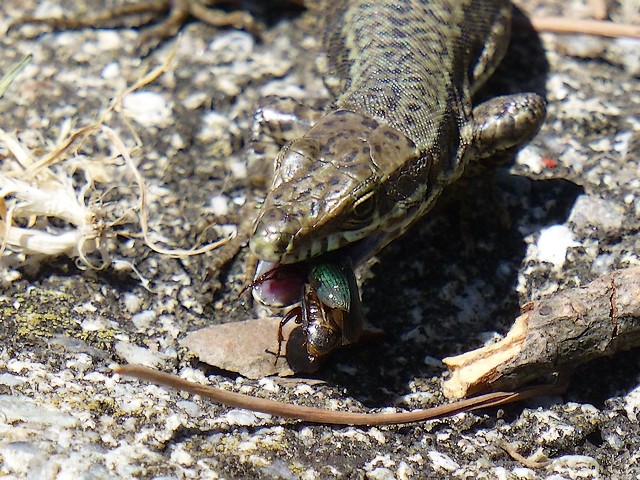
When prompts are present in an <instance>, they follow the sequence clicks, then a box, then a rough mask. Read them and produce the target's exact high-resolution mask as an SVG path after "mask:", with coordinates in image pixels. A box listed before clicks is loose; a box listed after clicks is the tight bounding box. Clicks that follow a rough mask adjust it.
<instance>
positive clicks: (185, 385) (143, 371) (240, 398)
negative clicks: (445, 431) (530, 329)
mask: <svg viewBox="0 0 640 480" xmlns="http://www.w3.org/2000/svg"><path fill="white" fill-rule="evenodd" d="M115 372H116V373H118V374H120V375H127V376H130V377H136V378H138V379H140V380H145V381H148V382H151V383H156V384H158V385H163V386H165V387H170V388H174V389H176V390H183V391H185V392H189V393H191V394H194V395H200V396H202V397H205V398H208V399H210V400H213V401H214V402H217V403H220V404H222V405H226V406H228V407H235V408H244V409H247V410H251V411H254V412H262V413H267V414H269V415H275V416H278V417H283V418H291V419H295V420H302V421H305V422H311V423H322V424H327V425H395V424H402V423H412V422H422V421H425V420H434V419H437V418H443V417H448V416H451V415H455V414H456V413H460V412H469V411H472V410H478V409H481V408H491V407H497V406H499V405H504V404H506V403H512V402H518V401H520V400H525V399H527V398H531V397H536V396H540V395H558V394H560V393H562V392H563V391H564V387H558V386H552V385H545V386H539V387H531V388H527V389H523V390H521V391H519V392H495V393H488V394H485V395H479V396H477V397H473V398H469V399H466V400H460V401H457V402H453V403H450V404H447V405H440V406H438V407H432V408H427V409H424V410H414V411H410V412H401V413H354V412H337V411H333V410H326V409H322V408H314V407H304V406H299V405H292V404H289V403H283V402H277V401H274V400H268V399H264V398H257V397H252V396H249V395H243V394H240V393H235V392H229V391H227V390H222V389H220V388H215V387H209V386H207V385H201V384H198V383H194V382H189V381H187V380H183V379H182V378H180V377H178V376H176V375H171V374H168V373H163V372H159V371H157V370H153V369H151V368H147V367H143V366H141V365H124V366H122V367H119V368H117V369H116V370H115Z"/></svg>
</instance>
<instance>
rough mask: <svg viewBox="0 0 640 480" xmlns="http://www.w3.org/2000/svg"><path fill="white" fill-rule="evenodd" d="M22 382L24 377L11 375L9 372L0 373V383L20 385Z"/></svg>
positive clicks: (10, 385) (11, 385)
mask: <svg viewBox="0 0 640 480" xmlns="http://www.w3.org/2000/svg"><path fill="white" fill-rule="evenodd" d="M24 382H26V380H25V379H24V377H19V376H17V375H11V374H10V373H0V385H5V386H7V387H15V386H16V385H21V384H23V383H24Z"/></svg>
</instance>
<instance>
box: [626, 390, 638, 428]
mask: <svg viewBox="0 0 640 480" xmlns="http://www.w3.org/2000/svg"><path fill="white" fill-rule="evenodd" d="M624 400H625V404H624V411H625V412H626V413H627V417H628V418H629V420H631V421H632V422H635V421H637V420H638V413H639V412H640V387H636V388H634V389H633V390H631V392H629V394H627V395H625V397H624Z"/></svg>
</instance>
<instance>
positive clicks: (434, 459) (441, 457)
mask: <svg viewBox="0 0 640 480" xmlns="http://www.w3.org/2000/svg"><path fill="white" fill-rule="evenodd" d="M427 455H429V459H430V460H431V464H432V465H433V468H435V469H436V470H445V471H447V472H454V471H456V470H457V469H458V468H460V465H458V463H457V462H456V461H455V460H454V459H453V458H451V457H450V456H449V455H445V454H444V453H440V452H438V451H436V450H430V451H429V452H428V453H427Z"/></svg>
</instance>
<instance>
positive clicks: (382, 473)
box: [366, 467, 396, 480]
mask: <svg viewBox="0 0 640 480" xmlns="http://www.w3.org/2000/svg"><path fill="white" fill-rule="evenodd" d="M366 478H371V479H372V480H396V476H395V474H394V473H393V471H392V470H391V469H389V468H384V467H378V468H374V469H373V470H371V471H369V472H367V474H366Z"/></svg>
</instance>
